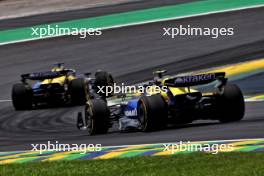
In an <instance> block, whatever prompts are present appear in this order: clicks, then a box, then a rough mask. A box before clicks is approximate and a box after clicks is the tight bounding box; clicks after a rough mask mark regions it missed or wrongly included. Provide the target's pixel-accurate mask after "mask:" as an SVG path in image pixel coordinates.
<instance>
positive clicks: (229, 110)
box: [216, 84, 245, 123]
mask: <svg viewBox="0 0 264 176" xmlns="http://www.w3.org/2000/svg"><path fill="white" fill-rule="evenodd" d="M216 105H217V107H216V108H217V116H218V119H219V121H220V122H222V123H227V122H234V121H239V120H241V119H242V118H243V117H244V114H245V101H244V97H243V94H242V92H241V90H240V88H239V87H238V86H237V85H235V84H227V85H226V86H225V87H224V90H223V92H222V93H221V94H220V95H219V97H217V104H216Z"/></svg>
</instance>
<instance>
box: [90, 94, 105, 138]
mask: <svg viewBox="0 0 264 176" xmlns="http://www.w3.org/2000/svg"><path fill="white" fill-rule="evenodd" d="M109 118H110V111H109V108H108V107H107V103H106V102H105V101H104V100H102V99H90V100H89V101H88V102H87V104H86V106H85V119H86V121H87V127H88V128H87V130H88V133H89V135H97V134H105V133H107V131H108V128H109Z"/></svg>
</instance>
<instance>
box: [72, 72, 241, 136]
mask: <svg viewBox="0 0 264 176" xmlns="http://www.w3.org/2000/svg"><path fill="white" fill-rule="evenodd" d="M164 72H165V71H157V72H155V74H156V76H155V78H154V80H153V81H151V82H149V83H147V84H146V85H145V86H146V87H148V88H149V87H150V88H151V87H155V86H156V87H157V86H158V87H159V86H160V87H164V86H165V88H166V89H161V90H162V91H161V92H159V93H156V92H155V91H148V93H147V94H146V93H143V94H142V93H141V94H138V93H137V94H135V95H132V96H131V95H128V94H126V95H124V96H122V97H120V98H118V97H116V98H114V97H111V98H108V99H106V100H107V101H105V100H103V99H89V100H88V101H87V103H86V106H85V111H84V112H85V113H84V114H85V115H84V117H83V116H82V113H79V114H78V118H77V127H78V128H79V129H82V130H84V129H85V130H88V133H89V134H90V135H95V134H101V133H106V132H107V131H108V128H109V127H111V126H112V124H113V123H114V122H119V123H118V124H119V129H120V130H131V129H136V130H141V131H154V130H159V129H163V128H165V127H166V126H167V124H186V123H191V122H193V121H194V120H198V119H211V120H219V121H220V122H223V123H224V122H233V121H239V120H241V119H242V118H243V116H244V112H245V103H244V97H243V94H242V92H241V90H240V88H239V87H238V86H237V85H234V84H228V83H227V78H226V77H225V73H224V72H218V73H206V74H199V75H190V76H176V77H168V76H167V77H166V76H163V74H164ZM213 82H216V85H215V88H214V89H213V90H212V91H209V92H208V91H206V92H201V91H198V90H195V89H191V88H190V87H192V86H198V85H204V84H208V85H211V83H213Z"/></svg>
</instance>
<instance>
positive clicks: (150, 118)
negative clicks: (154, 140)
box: [137, 95, 168, 132]
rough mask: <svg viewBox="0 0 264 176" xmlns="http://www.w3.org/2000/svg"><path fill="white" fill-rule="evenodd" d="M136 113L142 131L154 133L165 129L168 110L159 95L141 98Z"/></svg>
mask: <svg viewBox="0 0 264 176" xmlns="http://www.w3.org/2000/svg"><path fill="white" fill-rule="evenodd" d="M137 111H138V117H139V120H140V124H141V130H142V131H144V132H148V131H156V130H161V129H164V128H165V127H166V125H167V118H168V108H167V104H166V102H165V101H164V99H163V98H162V97H161V96H160V95H152V96H144V97H142V98H141V99H140V100H139V104H138V110H137Z"/></svg>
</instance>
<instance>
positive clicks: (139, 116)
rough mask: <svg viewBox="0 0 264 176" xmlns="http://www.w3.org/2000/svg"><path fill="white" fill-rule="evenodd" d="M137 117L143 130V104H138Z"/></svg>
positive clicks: (144, 117) (144, 114)
mask: <svg viewBox="0 0 264 176" xmlns="http://www.w3.org/2000/svg"><path fill="white" fill-rule="evenodd" d="M138 111H139V112H138V114H139V115H138V118H139V122H140V126H141V127H140V128H141V129H142V130H143V129H145V127H146V113H145V110H144V107H143V105H140V106H139V110H138Z"/></svg>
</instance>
